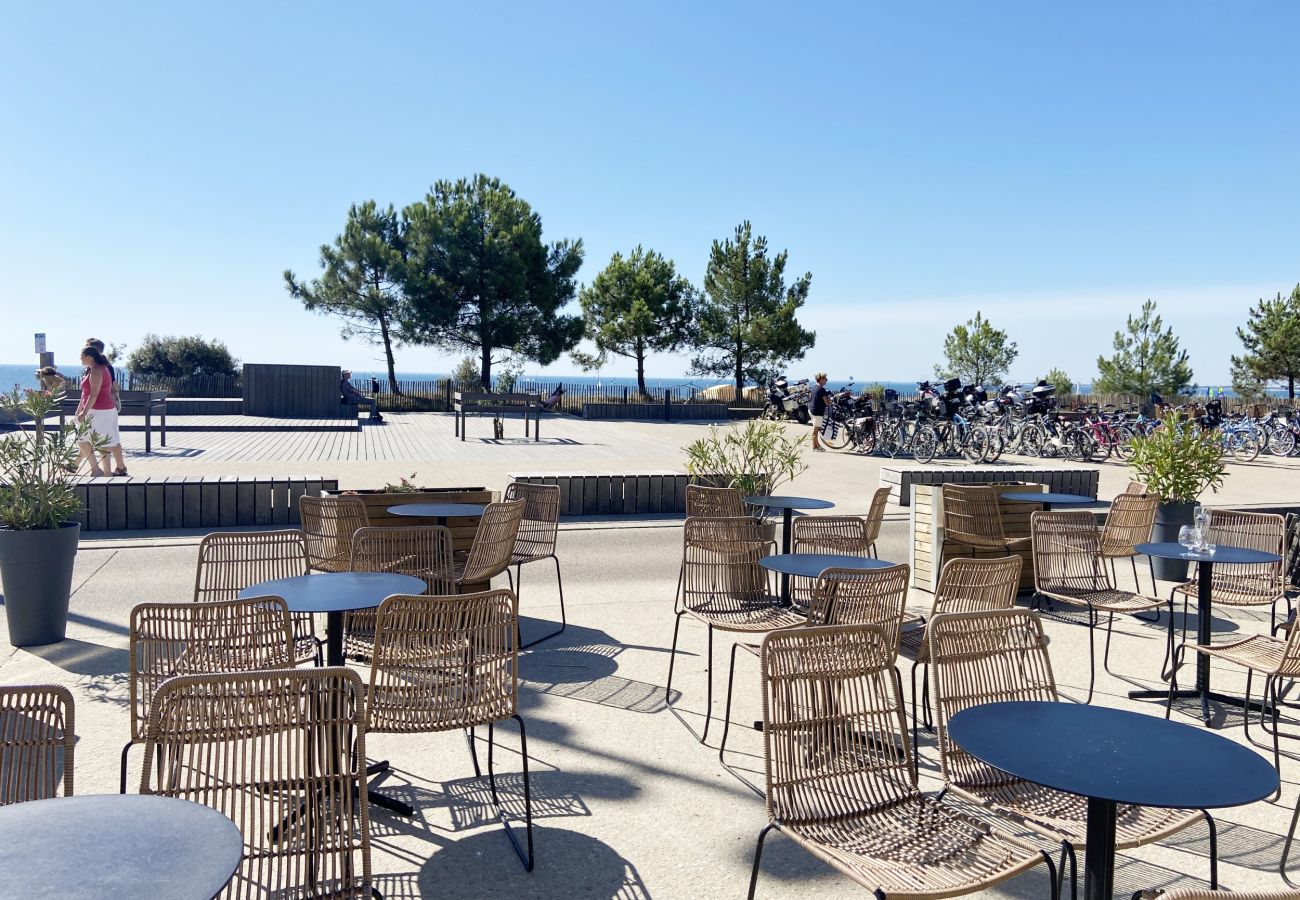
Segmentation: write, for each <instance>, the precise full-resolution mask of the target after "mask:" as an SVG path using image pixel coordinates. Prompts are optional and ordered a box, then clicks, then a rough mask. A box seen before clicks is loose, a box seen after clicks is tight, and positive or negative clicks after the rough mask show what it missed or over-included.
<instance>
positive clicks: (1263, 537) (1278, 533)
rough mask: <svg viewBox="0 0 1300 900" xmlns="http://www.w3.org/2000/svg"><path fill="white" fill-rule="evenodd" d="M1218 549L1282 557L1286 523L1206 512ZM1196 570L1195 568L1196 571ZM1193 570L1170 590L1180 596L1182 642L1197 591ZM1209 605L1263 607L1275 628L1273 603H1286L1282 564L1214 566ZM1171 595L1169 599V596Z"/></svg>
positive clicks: (1277, 519)
mask: <svg viewBox="0 0 1300 900" xmlns="http://www.w3.org/2000/svg"><path fill="white" fill-rule="evenodd" d="M1208 540H1210V541H1211V542H1212V543H1215V544H1218V545H1219V546H1220V547H1247V548H1249V549H1252V550H1264V551H1266V552H1268V553H1275V554H1277V555H1278V556H1280V557H1281V556H1283V554H1284V549H1285V548H1284V545H1285V542H1286V520H1285V519H1284V518H1283V517H1282V516H1279V515H1275V514H1273V513H1252V512H1240V511H1239V510H1235V509H1212V510H1210V536H1209V538H1208ZM1198 568H1199V567H1198ZM1196 575H1197V569H1192V578H1191V580H1190V581H1187V582H1185V583H1184V584H1180V585H1179V586H1178V587H1176V588H1174V591H1173V595H1177V594H1182V595H1183V632H1184V633H1183V638H1184V639H1186V637H1187V634H1186V631H1187V615H1186V613H1187V603H1188V600H1189V598H1192V597H1195V596H1196V592H1197V589H1198V584H1197V579H1196ZM1211 587H1212V591H1211V597H1210V601H1211V603H1212V604H1213V605H1214V606H1236V607H1246V606H1267V607H1270V610H1271V611H1270V622H1271V624H1273V625H1276V624H1277V603H1278V601H1279V600H1282V601H1285V600H1286V585H1285V581H1284V566H1283V563H1282V562H1276V563H1272V564H1268V565H1249V566H1245V565H1216V566H1215V567H1214V582H1213V584H1212V586H1211ZM1173 595H1171V597H1172V596H1173Z"/></svg>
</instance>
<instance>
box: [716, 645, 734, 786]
mask: <svg viewBox="0 0 1300 900" xmlns="http://www.w3.org/2000/svg"><path fill="white" fill-rule="evenodd" d="M739 648H740V644H732V645H731V665H730V667H728V669H727V704H726V712H725V713H724V714H723V716H722V742H721V743H719V744H718V762H720V763H722V764H723V765H724V766H725V765H726V764H727V761H726V760H725V759H724V758H723V756H722V754H723V753H724V752H726V749H727V734H728V732H730V731H731V691H732V687H733V685H734V683H735V680H736V650H738V649H739ZM710 680H712V679H711V678H710Z"/></svg>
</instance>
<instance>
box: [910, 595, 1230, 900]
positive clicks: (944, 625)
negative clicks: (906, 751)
mask: <svg viewBox="0 0 1300 900" xmlns="http://www.w3.org/2000/svg"><path fill="white" fill-rule="evenodd" d="M928 631H929V637H928V641H927V643H928V645H929V652H930V659H931V664H932V665H933V666H934V695H935V707H936V710H937V714H938V715H937V719H938V725H939V765H940V771H941V773H942V775H943V781H944V788H943V790H944V792H947V791H952V792H953V793H955V794H957V795H959V796H961V797H963V798H965V799H967V800H970V801H972V802H975V803H978V804H980V805H981V806H984V807H987V808H988V809H991V810H993V811H994V812H996V813H998V814H999V815H1004V816H1008V817H1010V818H1012V819H1014V820H1016V821H1017V822H1018V823H1019V824H1021V825H1023V826H1024V827H1026V828H1028V829H1029V830H1031V831H1034V832H1037V833H1038V834H1041V835H1044V836H1045V837H1048V838H1051V839H1053V840H1058V841H1060V842H1061V848H1062V853H1063V854H1064V855H1065V857H1067V858H1068V859H1069V860H1070V875H1071V879H1072V880H1073V878H1074V877H1075V875H1076V862H1075V851H1076V850H1077V849H1080V848H1082V847H1083V846H1084V844H1085V841H1086V840H1087V831H1088V803H1087V799H1086V798H1084V797H1081V796H1079V795H1077V794H1070V793H1066V792H1065V791H1058V790H1056V789H1055V788H1049V787H1043V786H1042V785H1038V784H1033V783H1031V782H1028V781H1025V780H1024V779H1021V778H1016V777H1015V776H1013V775H1008V774H1007V773H1005V772H1002V771H1000V770H998V769H995V768H993V767H992V766H990V765H988V764H986V763H983V762H981V761H979V760H978V759H976V758H975V757H973V756H971V755H970V754H969V753H967V752H966V751H965V750H963V749H962V748H961V747H960V746H958V745H957V744H956V743H954V742H952V741H950V740H949V739H948V721H949V720H950V719H951V718H952V717H953V716H955V715H957V713H959V712H961V711H962V710H964V709H967V708H969V707H972V706H979V705H981V704H984V703H1001V702H1006V701H1015V700H1028V701H1035V700H1036V701H1048V702H1056V701H1058V700H1059V699H1060V697H1059V696H1058V695H1057V692H1056V680H1055V678H1054V676H1053V675H1052V663H1051V659H1050V657H1049V656H1048V653H1047V639H1046V637H1045V636H1044V635H1043V626H1042V621H1041V620H1040V619H1039V617H1038V614H1037V613H1034V612H1031V611H1029V610H1023V609H998V610H986V611H983V612H968V613H945V614H943V615H939V616H936V617H935V618H934V619H933V620H932V621H931V622H930V627H929V629H928ZM941 796H942V794H941ZM1202 818H1204V820H1205V821H1206V822H1207V823H1208V824H1209V826H1210V829H1211V840H1210V846H1211V856H1210V881H1211V884H1217V883H1218V857H1217V852H1216V850H1215V840H1214V837H1213V834H1214V820H1213V819H1211V818H1210V816H1209V814H1207V813H1202V812H1200V811H1197V810H1188V809H1158V808H1154V807H1147V806H1133V805H1130V804H1121V805H1120V806H1119V809H1118V815H1117V817H1116V836H1115V847H1116V849H1119V850H1123V849H1127V848H1130V847H1140V846H1142V845H1144V844H1149V843H1152V842H1154V841H1158V840H1161V839H1163V838H1166V837H1168V836H1169V835H1172V834H1175V833H1177V832H1179V831H1182V830H1183V829H1184V828H1187V827H1189V826H1191V825H1194V824H1195V823H1196V822H1198V821H1200V820H1201V819H1202ZM1062 875H1064V868H1062Z"/></svg>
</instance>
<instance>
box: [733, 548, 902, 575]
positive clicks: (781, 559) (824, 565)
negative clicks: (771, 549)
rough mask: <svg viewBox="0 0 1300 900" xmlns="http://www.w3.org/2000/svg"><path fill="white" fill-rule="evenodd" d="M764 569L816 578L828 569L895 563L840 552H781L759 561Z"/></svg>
mask: <svg viewBox="0 0 1300 900" xmlns="http://www.w3.org/2000/svg"><path fill="white" fill-rule="evenodd" d="M758 564H759V565H760V566H762V567H763V568H764V569H770V570H772V571H773V572H780V573H781V574H782V575H801V576H803V577H805V578H816V577H817V576H819V575H821V573H822V572H824V571H825V570H826V569H884V568H888V567H889V566H892V565H894V564H893V563H891V562H885V561H884V560H882V559H872V558H871V557H869V556H846V555H841V554H838V553H780V554H777V555H775V556H765V557H763V558H762V559H760V560H759V561H758Z"/></svg>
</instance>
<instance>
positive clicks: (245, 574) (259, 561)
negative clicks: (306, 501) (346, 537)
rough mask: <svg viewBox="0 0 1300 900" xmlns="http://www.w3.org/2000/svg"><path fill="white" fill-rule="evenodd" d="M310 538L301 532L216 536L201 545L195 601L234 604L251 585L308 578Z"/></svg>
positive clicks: (235, 533)
mask: <svg viewBox="0 0 1300 900" xmlns="http://www.w3.org/2000/svg"><path fill="white" fill-rule="evenodd" d="M308 571H309V567H308V558H307V541H306V537H305V536H304V535H303V533H302V532H301V531H299V530H297V529H296V528H295V529H289V530H285V531H238V532H221V531H218V532H213V533H212V534H209V535H208V536H207V537H205V538H204V539H203V540H202V541H201V542H200V543H199V563H198V567H197V570H196V572H195V576H194V599H195V600H234V599H236V598H237V597H238V596H239V592H240V591H242V590H243V589H244V588H246V587H249V586H250V585H254V584H258V583H259V582H262V581H269V580H271V579H273V578H288V577H290V576H293V575H306V574H307V573H308Z"/></svg>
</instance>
